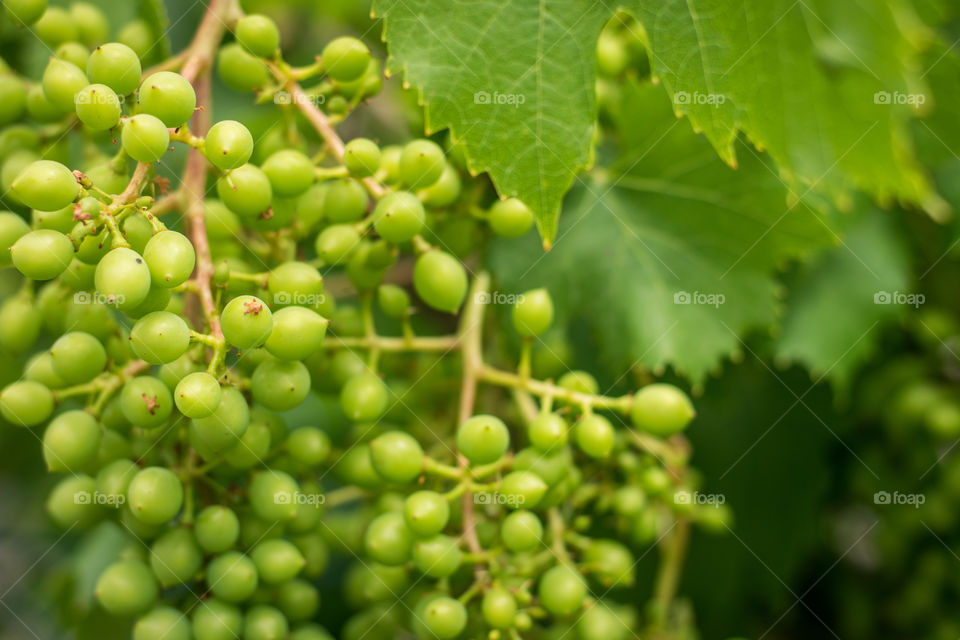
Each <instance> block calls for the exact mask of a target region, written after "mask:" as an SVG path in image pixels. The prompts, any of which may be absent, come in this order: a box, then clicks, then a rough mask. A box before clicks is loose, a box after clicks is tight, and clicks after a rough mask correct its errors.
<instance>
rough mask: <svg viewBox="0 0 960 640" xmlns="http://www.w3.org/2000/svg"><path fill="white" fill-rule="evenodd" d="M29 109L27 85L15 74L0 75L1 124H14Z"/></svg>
mask: <svg viewBox="0 0 960 640" xmlns="http://www.w3.org/2000/svg"><path fill="white" fill-rule="evenodd" d="M26 110H27V85H25V84H24V82H23V80H21V79H20V78H18V77H16V76H14V75H5V76H0V126H7V125H10V124H13V123H14V122H16V121H17V120H19V119H20V118H22V117H23V114H24V112H26Z"/></svg>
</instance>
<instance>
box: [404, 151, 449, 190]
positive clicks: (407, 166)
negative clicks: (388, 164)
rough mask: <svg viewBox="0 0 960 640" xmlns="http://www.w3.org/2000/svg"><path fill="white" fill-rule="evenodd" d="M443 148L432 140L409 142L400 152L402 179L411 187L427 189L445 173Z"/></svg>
mask: <svg viewBox="0 0 960 640" xmlns="http://www.w3.org/2000/svg"><path fill="white" fill-rule="evenodd" d="M445 166H446V159H445V158H444V155H443V149H441V148H440V145H438V144H437V143H435V142H432V141H430V140H414V141H413V142H409V143H407V145H406V146H404V148H403V152H402V153H401V154H400V180H402V181H403V183H404V184H405V185H407V186H408V187H410V188H411V189H425V188H427V187H429V186H430V185H432V184H434V183H436V181H437V180H439V179H440V176H441V175H442V174H443V168H444V167H445Z"/></svg>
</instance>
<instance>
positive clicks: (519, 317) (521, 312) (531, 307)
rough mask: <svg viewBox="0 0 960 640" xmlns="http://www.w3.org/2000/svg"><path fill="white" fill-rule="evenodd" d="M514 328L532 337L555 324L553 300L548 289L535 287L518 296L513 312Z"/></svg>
mask: <svg viewBox="0 0 960 640" xmlns="http://www.w3.org/2000/svg"><path fill="white" fill-rule="evenodd" d="M511 319H512V320H513V328H514V329H516V331H517V333H519V334H520V335H521V336H524V337H527V338H532V337H534V336H538V335H540V334H542V333H543V332H544V331H546V330H547V329H549V328H550V325H551V324H553V301H552V300H551V299H550V293H549V292H548V291H547V290H546V289H534V290H532V291H527V292H526V293H523V294H521V295H520V296H518V297H517V301H516V303H515V304H514V305H513V311H512V314H511Z"/></svg>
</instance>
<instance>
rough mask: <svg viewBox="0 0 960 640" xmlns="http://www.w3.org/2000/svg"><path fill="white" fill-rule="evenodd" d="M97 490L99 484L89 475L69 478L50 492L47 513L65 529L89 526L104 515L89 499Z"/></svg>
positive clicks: (98, 506)
mask: <svg viewBox="0 0 960 640" xmlns="http://www.w3.org/2000/svg"><path fill="white" fill-rule="evenodd" d="M96 490H97V483H96V482H95V481H94V479H93V478H91V477H90V476H88V475H83V474H78V475H75V476H67V477H66V478H64V479H63V480H61V481H60V482H58V483H57V485H56V486H55V487H54V488H53V490H52V491H50V495H49V497H48V498H47V504H46V507H47V513H48V514H50V517H51V518H52V519H53V521H54V522H56V523H57V524H58V525H59V526H61V527H63V528H64V529H67V528H73V527H84V526H86V525H89V524H91V523H93V522H95V521H96V520H97V519H98V518H99V517H100V515H101V513H102V512H101V508H100V505H98V504H96V503H95V502H94V501H93V500H90V499H87V498H90V497H91V496H93V494H94V493H95V492H96ZM81 496H82V497H83V498H84V499H81Z"/></svg>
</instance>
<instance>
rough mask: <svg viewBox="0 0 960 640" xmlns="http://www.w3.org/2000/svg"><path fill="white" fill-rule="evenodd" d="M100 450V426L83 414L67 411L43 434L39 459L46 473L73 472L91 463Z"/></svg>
mask: <svg viewBox="0 0 960 640" xmlns="http://www.w3.org/2000/svg"><path fill="white" fill-rule="evenodd" d="M99 447H100V425H99V424H97V421H96V419H94V417H93V416H91V415H90V414H89V413H87V412H86V411H67V412H65V413H61V414H60V415H58V416H57V417H56V418H54V419H53V420H52V421H51V422H50V425H49V426H48V427H47V430H46V431H44V432H43V459H44V461H45V462H46V463H47V469H48V470H49V471H74V470H76V469H81V468H83V467H85V466H86V465H87V464H89V463H90V462H92V461H93V459H94V458H95V457H96V456H97V450H98V449H99Z"/></svg>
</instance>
